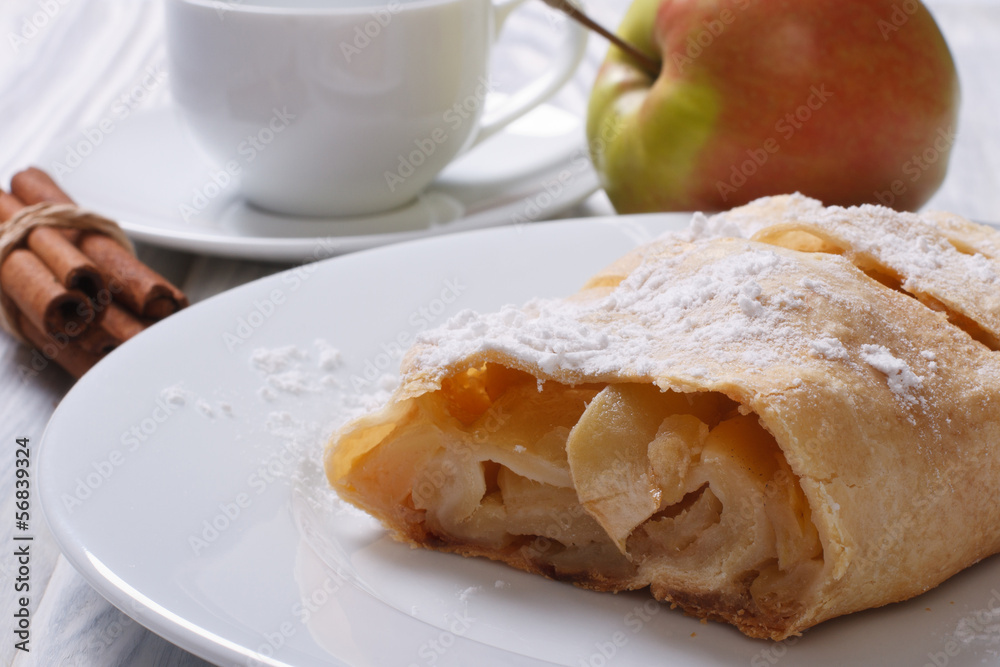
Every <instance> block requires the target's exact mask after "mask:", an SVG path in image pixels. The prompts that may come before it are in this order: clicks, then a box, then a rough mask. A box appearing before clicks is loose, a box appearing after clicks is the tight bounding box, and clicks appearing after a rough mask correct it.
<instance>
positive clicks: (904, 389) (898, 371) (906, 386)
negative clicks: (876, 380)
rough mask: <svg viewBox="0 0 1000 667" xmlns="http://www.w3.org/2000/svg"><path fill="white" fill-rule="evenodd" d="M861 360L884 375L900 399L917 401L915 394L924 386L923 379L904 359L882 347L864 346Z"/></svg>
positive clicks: (890, 387)
mask: <svg viewBox="0 0 1000 667" xmlns="http://www.w3.org/2000/svg"><path fill="white" fill-rule="evenodd" d="M861 358H862V359H863V360H864V361H865V363H867V364H868V365H869V366H871V367H872V368H874V369H875V370H877V371H879V372H881V373H884V374H885V376H886V378H887V379H888V381H889V389H891V390H892V392H893V393H894V394H896V395H897V396H899V397H900V398H902V399H904V400H907V401H911V402H912V401H916V397H915V396H914V395H913V392H914V391H915V390H917V389H920V387H921V386H922V385H923V378H922V377H921V376H919V375H917V374H915V373H914V372H913V371H912V370H910V367H909V365H907V363H906V362H905V361H903V360H902V359H899V358H898V357H894V356H893V355H892V352H890V351H889V350H888V349H886V348H885V347H883V346H881V345H862V346H861Z"/></svg>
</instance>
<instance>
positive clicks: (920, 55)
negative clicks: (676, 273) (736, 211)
mask: <svg viewBox="0 0 1000 667" xmlns="http://www.w3.org/2000/svg"><path fill="white" fill-rule="evenodd" d="M618 34H619V35H620V36H621V37H622V38H623V39H625V40H626V41H629V42H632V43H633V44H634V45H635V46H637V47H638V48H639V49H640V50H642V51H644V52H645V53H647V54H649V55H651V56H653V57H655V58H656V59H657V60H659V61H660V63H661V69H660V72H659V75H658V76H656V77H655V78H653V77H652V76H650V75H649V74H647V73H646V72H644V71H643V70H642V69H641V68H640V67H639V66H638V65H637V64H635V63H634V62H633V61H632V60H631V59H630V58H629V57H628V56H627V55H626V54H625V53H624V52H623V51H621V50H619V49H617V48H616V47H611V49H610V50H609V52H608V56H607V59H606V60H605V62H604V64H603V65H602V67H601V69H600V71H599V73H598V76H597V80H596V82H595V85H594V89H593V92H592V94H591V98H590V106H589V109H588V118H587V135H588V141H589V145H590V151H591V156H592V158H593V161H594V165H595V167H596V169H597V171H598V173H599V174H600V175H601V178H602V182H603V185H604V187H605V190H606V191H607V193H608V196H609V197H610V199H611V202H612V203H613V205H614V206H615V208H616V210H618V212H619V213H632V212H641V211H664V210H723V209H728V208H731V207H733V206H738V205H740V204H743V203H746V202H748V201H751V200H753V199H756V198H758V197H762V196H766V195H773V194H781V193H788V192H795V191H798V192H801V193H803V194H805V195H809V196H811V197H815V198H816V199H819V200H821V201H822V202H823V203H825V204H827V205H832V204H838V205H843V206H847V205H855V204H863V203H876V204H878V203H880V204H883V205H886V206H891V207H893V208H896V209H899V210H913V209H916V208H918V207H920V206H921V205H922V204H923V203H924V202H926V201H927V200H928V199H929V198H930V196H931V195H932V194H933V193H934V192H935V190H937V188H938V187H939V186H940V184H941V181H942V180H943V179H944V175H945V171H946V169H947V163H948V158H949V154H950V151H951V146H952V144H953V143H954V139H955V133H956V126H955V124H956V120H957V112H958V98H959V86H958V76H957V74H956V71H955V64H954V61H953V60H952V57H951V54H950V52H949V50H948V46H947V44H946V43H945V40H944V37H943V36H942V34H941V31H940V30H939V28H938V26H937V24H936V23H935V21H934V18H933V17H932V16H931V14H930V13H929V12H928V11H927V9H926V7H924V5H923V4H921V3H920V2H919V1H918V0H635V3H634V4H633V5H632V6H631V8H630V9H629V11H628V13H627V14H626V16H625V18H624V21H623V22H622V24H621V26H620V27H619V30H618Z"/></svg>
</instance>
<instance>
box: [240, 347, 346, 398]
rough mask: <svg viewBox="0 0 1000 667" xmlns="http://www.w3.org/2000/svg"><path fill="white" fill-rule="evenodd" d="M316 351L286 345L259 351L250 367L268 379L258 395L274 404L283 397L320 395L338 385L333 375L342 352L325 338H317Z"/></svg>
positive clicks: (255, 352) (254, 355) (254, 352)
mask: <svg viewBox="0 0 1000 667" xmlns="http://www.w3.org/2000/svg"><path fill="white" fill-rule="evenodd" d="M313 348H314V349H313V350H312V351H310V350H309V349H308V348H302V347H299V346H296V345H285V346H283V347H276V348H257V349H255V350H254V351H253V352H252V353H251V354H250V365H251V366H252V367H253V368H254V369H256V370H257V371H259V372H260V374H261V376H262V377H263V379H264V385H263V386H261V387H260V388H259V389H258V390H257V395H258V396H259V397H260V398H261V399H263V400H265V401H274V400H275V399H276V398H277V397H278V396H279V395H281V394H290V395H292V396H301V395H303V394H317V393H322V392H324V391H326V389H327V388H328V387H330V386H331V385H333V386H336V385H337V384H338V382H339V380H338V379H337V378H336V376H335V375H333V372H334V371H336V369H337V368H338V367H339V365H340V351H339V350H337V349H336V348H334V347H332V346H331V345H330V344H329V343H327V342H326V341H325V340H323V339H316V341H314V343H313ZM314 356H315V361H313V358H314Z"/></svg>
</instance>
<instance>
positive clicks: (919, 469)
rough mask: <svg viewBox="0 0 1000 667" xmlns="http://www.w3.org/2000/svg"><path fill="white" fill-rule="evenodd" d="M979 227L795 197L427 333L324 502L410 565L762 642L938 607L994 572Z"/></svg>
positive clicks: (986, 257)
mask: <svg viewBox="0 0 1000 667" xmlns="http://www.w3.org/2000/svg"><path fill="white" fill-rule="evenodd" d="M914 221H915V222H916V223H919V224H914V225H912V226H910V227H907V223H910V222H914ZM968 225H971V223H966V222H965V221H962V222H961V223H958V222H956V221H955V220H954V219H952V218H948V217H947V216H938V217H935V216H922V217H921V216H911V215H903V214H896V213H892V212H890V211H887V210H886V209H881V208H876V207H862V208H860V209H824V208H822V207H821V206H819V204H818V203H815V202H812V201H811V200H807V199H805V198H803V197H798V196H792V197H784V198H773V199H768V200H760V201H758V202H754V203H752V204H749V205H748V206H746V207H743V208H742V209H736V210H734V211H732V212H730V213H727V214H723V216H716V217H715V218H713V219H705V218H703V217H699V218H697V219H696V221H695V226H694V228H693V229H692V230H691V231H690V232H689V233H688V234H687V235H686V238H687V240H685V239H684V238H680V237H679V236H677V235H675V236H671V237H664V238H661V239H659V240H657V241H654V242H652V243H650V244H647V245H645V246H643V247H640V248H638V249H636V251H634V252H633V253H630V254H629V255H627V256H626V257H624V258H622V259H621V260H619V261H618V262H616V263H615V264H613V265H611V266H610V267H608V268H607V269H605V270H604V271H602V272H601V273H599V274H598V275H597V276H595V277H594V279H592V280H591V281H590V282H589V283H588V284H587V285H585V286H584V288H583V289H582V290H581V291H580V292H579V293H578V294H576V295H573V296H572V297H570V298H567V299H562V300H546V301H535V302H532V303H529V304H528V305H526V306H524V307H522V308H514V307H507V308H504V309H502V310H501V311H500V312H497V313H490V314H474V313H470V312H466V313H463V314H461V315H459V316H457V317H456V318H454V319H453V320H451V321H450V322H449V323H448V324H446V325H445V326H444V327H442V328H440V329H438V330H435V331H433V332H430V333H429V334H427V335H426V336H425V337H424V338H423V339H422V340H421V342H419V343H418V344H417V345H416V346H415V347H414V348H413V349H412V350H410V352H409V353H408V355H407V357H406V359H405V360H404V367H403V371H402V382H401V385H400V388H399V389H398V391H397V392H396V394H395V396H394V398H393V400H392V402H391V403H390V404H389V405H388V406H387V407H386V408H384V409H383V410H382V411H380V412H378V413H375V414H371V415H368V416H365V417H363V418H361V419H359V420H357V421H355V422H353V423H351V424H349V425H348V426H346V427H345V428H344V429H342V430H341V431H340V432H339V433H338V434H336V435H335V437H334V438H333V441H332V442H331V445H330V447H329V448H328V451H327V458H326V467H327V474H328V476H329V479H330V482H331V483H332V484H333V486H334V487H335V489H336V490H337V492H338V493H339V494H340V495H341V496H342V497H343V498H345V499H346V500H348V501H350V502H352V503H354V504H356V505H357V506H359V507H361V508H363V509H365V510H367V511H368V512H370V513H371V514H373V515H375V516H376V517H378V518H379V519H380V520H381V521H382V522H383V523H384V524H385V525H386V526H387V527H388V528H390V529H391V530H392V531H393V533H394V535H395V536H396V537H397V538H398V539H400V540H402V541H405V542H409V543H410V544H413V545H418V546H424V547H428V548H433V549H438V550H442V551H450V552H456V553H460V554H463V555H466V556H485V557H487V558H491V559H495V560H499V561H503V562H505V563H508V564H509V565H512V566H514V567H517V568H520V569H523V570H526V571H529V572H535V573H539V574H542V575H545V576H548V577H552V578H555V579H561V580H567V581H572V582H574V583H576V584H578V585H581V586H584V587H587V588H591V589H596V590H608V591H618V590H627V589H640V588H645V587H649V588H650V590H651V592H652V594H653V595H654V596H655V597H656V598H657V599H658V600H663V601H668V602H672V603H675V604H677V605H678V606H680V607H682V608H683V609H684V610H685V611H687V612H689V613H691V614H694V615H697V616H700V617H704V618H710V619H716V620H721V621H726V622H729V623H732V624H733V625H735V626H737V627H738V628H739V629H740V630H741V631H743V632H744V633H746V634H747V635H749V636H752V637H767V638H772V639H783V638H785V637H788V636H789V635H793V634H797V633H799V632H801V631H802V630H803V629H805V628H808V627H810V626H812V625H815V624H816V623H819V622H821V621H823V620H825V619H828V618H832V617H834V616H838V615H841V614H846V613H849V612H853V611H857V610H861V609H866V608H869V607H876V606H879V605H884V604H887V603H890V602H895V601H899V600H903V599H906V598H909V597H912V596H914V595H917V594H919V593H922V592H924V591H926V590H928V589H929V588H931V587H933V586H936V585H937V584H939V583H940V582H941V581H943V580H944V579H946V578H948V577H949V576H951V575H953V574H955V573H956V572H958V571H959V570H961V569H963V568H965V567H968V566H969V565H971V564H973V563H975V562H976V561H978V560H980V559H982V558H984V557H986V556H988V555H990V554H993V553H995V552H997V551H1000V522H998V521H997V520H996V517H997V516H1000V493H998V490H1000V447H998V443H1000V400H998V396H1000V392H998V390H1000V361H998V359H997V356H996V355H995V354H994V351H993V350H994V349H995V344H994V342H995V341H996V340H998V339H1000V328H998V326H997V323H998V322H1000V320H998V319H997V318H998V315H1000V309H998V308H997V299H996V297H995V294H996V287H997V285H996V284H995V281H996V279H997V278H996V277H997V275H998V274H1000V266H998V265H997V259H995V256H994V255H993V254H992V253H991V252H989V247H987V246H988V245H989V244H991V243H992V244H996V243H997V235H996V233H994V232H993V231H992V230H990V229H988V228H980V227H978V226H971V227H969V226H968ZM712 229H715V230H721V229H725V230H728V231H727V232H726V233H728V234H741V235H745V236H748V237H753V239H738V238H721V237H719V236H718V235H717V234H712V233H710V232H711V230H712ZM893 235H895V236H893ZM881 239H890V242H889V243H888V244H886V243H882V241H880V240H881ZM980 244H985V245H984V246H983V247H984V248H985V251H984V252H979V251H978V250H977V249H978V248H979V247H980ZM991 247H995V246H991ZM970 267H975V268H976V271H974V272H971V273H970Z"/></svg>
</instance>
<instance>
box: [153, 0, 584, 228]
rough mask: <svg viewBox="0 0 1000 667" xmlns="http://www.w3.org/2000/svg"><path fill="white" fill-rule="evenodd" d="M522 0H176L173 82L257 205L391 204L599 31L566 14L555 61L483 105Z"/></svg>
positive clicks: (212, 151)
mask: <svg viewBox="0 0 1000 667" xmlns="http://www.w3.org/2000/svg"><path fill="white" fill-rule="evenodd" d="M521 2H522V0H506V1H502V2H498V3H497V4H494V3H493V2H491V0H165V3H166V19H167V43H168V55H169V61H170V70H169V73H170V82H171V89H172V92H173V96H174V99H175V100H176V102H177V103H178V105H179V107H180V108H181V110H182V116H183V117H184V119H185V121H186V124H187V125H188V127H189V128H190V130H191V132H192V134H193V135H194V137H195V139H196V142H197V143H198V144H199V145H200V146H201V147H202V148H203V149H204V151H205V152H206V153H208V155H209V156H210V157H211V159H212V160H213V161H214V162H215V163H216V165H217V167H218V168H220V169H224V170H226V171H228V172H230V173H231V174H234V175H237V176H238V179H235V180H238V182H239V184H240V189H241V192H242V195H243V196H244V197H245V198H246V199H247V200H248V201H250V202H251V203H253V204H254V205H257V206H259V207H262V208H265V209H268V210H271V211H275V212H279V213H283V214H288V215H303V216H325V217H330V216H334V217H337V216H358V215H365V214H373V213H379V212H383V211H387V210H389V209H393V208H397V207H400V206H403V205H405V204H407V203H409V202H411V201H413V200H414V199H415V198H416V197H417V196H418V195H419V194H420V193H421V192H422V191H423V190H424V189H425V188H426V187H427V186H428V185H429V184H430V182H431V181H432V180H433V179H434V177H435V176H436V175H437V174H438V173H439V172H440V171H441V170H442V169H444V167H445V166H447V165H448V163H449V162H450V161H451V160H452V159H453V158H454V157H455V156H457V155H458V154H460V153H461V152H462V151H464V150H466V149H468V148H469V147H471V146H472V145H474V144H476V143H478V142H480V141H482V140H483V139H485V138H487V137H489V136H491V135H492V134H494V133H496V132H497V131H499V130H500V129H502V128H503V127H504V126H505V125H507V124H508V123H510V122H511V121H513V120H515V119H516V118H518V117H520V116H521V115H523V114H524V113H526V112H527V111H529V110H530V109H532V108H533V107H535V106H537V105H539V104H540V103H541V102H543V101H544V100H545V99H546V98H547V97H549V96H550V95H551V94H552V93H553V92H555V91H556V90H557V89H558V88H559V87H560V86H562V85H563V84H564V83H565V82H566V81H567V80H568V79H569V78H570V77H571V76H572V74H573V71H574V70H575V68H576V66H577V65H578V64H579V62H580V59H581V58H582V56H583V52H584V48H585V45H586V38H587V35H586V32H585V31H584V30H583V29H582V28H580V27H578V26H577V25H576V24H575V23H573V22H571V21H567V22H565V26H566V27H565V28H563V29H562V30H561V31H562V33H563V37H562V39H563V41H562V44H561V48H560V49H559V51H558V53H557V55H556V56H555V57H554V60H555V62H554V63H553V64H552V66H551V67H549V68H547V69H546V70H545V71H544V72H543V73H542V74H541V75H540V76H539V77H538V78H536V79H534V80H533V81H531V82H530V83H528V84H527V85H526V86H525V87H523V88H521V89H520V90H519V91H518V92H516V93H514V94H513V95H510V96H509V97H508V98H507V99H506V100H505V101H504V102H503V103H502V104H500V105H499V108H496V109H495V111H494V110H493V109H491V111H490V113H488V114H486V116H485V117H484V115H483V108H484V106H485V102H486V97H487V95H489V93H490V92H491V91H492V89H493V88H494V85H493V82H491V81H490V78H489V77H490V75H489V58H490V52H491V50H492V45H493V42H494V41H495V40H496V37H497V35H498V34H499V32H500V26H501V24H502V23H503V21H504V19H505V18H506V17H507V16H508V15H509V13H510V11H511V10H512V9H514V7H516V6H517V5H519V4H520V3H521ZM553 37H554V38H555V37H557V35H555V34H554V35H553Z"/></svg>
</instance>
